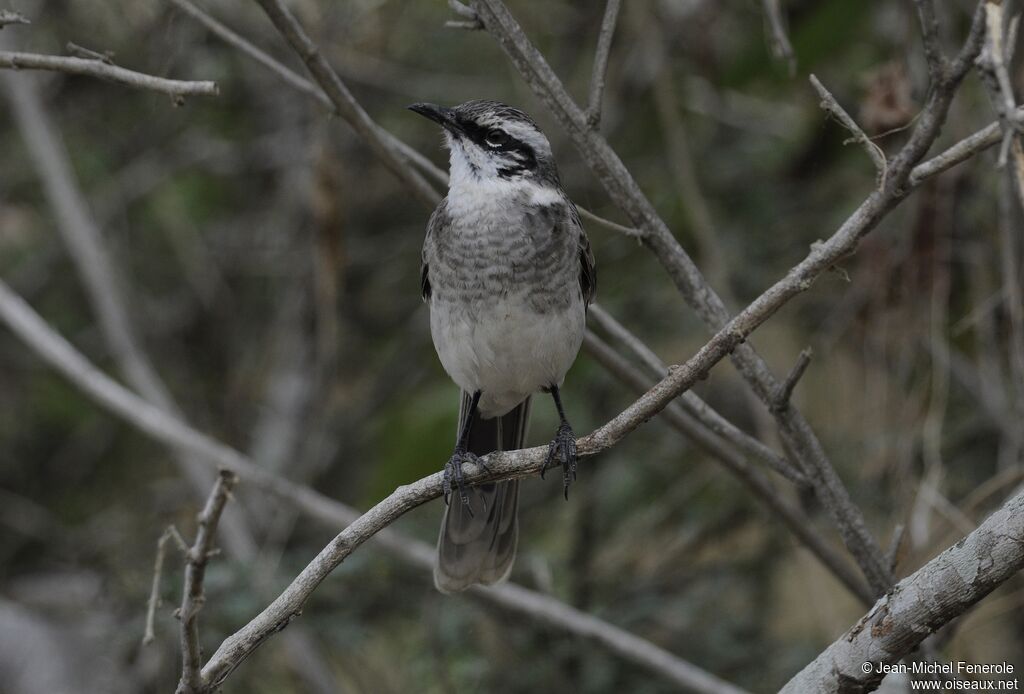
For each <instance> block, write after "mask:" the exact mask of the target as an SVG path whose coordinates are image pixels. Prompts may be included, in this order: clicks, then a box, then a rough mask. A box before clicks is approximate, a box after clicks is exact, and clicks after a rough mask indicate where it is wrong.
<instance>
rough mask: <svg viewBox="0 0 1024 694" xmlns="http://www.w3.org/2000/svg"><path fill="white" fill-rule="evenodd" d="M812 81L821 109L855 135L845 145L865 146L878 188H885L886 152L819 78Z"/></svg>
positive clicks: (812, 76)
mask: <svg viewBox="0 0 1024 694" xmlns="http://www.w3.org/2000/svg"><path fill="white" fill-rule="evenodd" d="M810 80H811V85H812V86H813V87H814V89H815V91H817V92H818V96H820V97H821V107H822V108H823V109H825V110H826V111H828V112H829V113H831V114H832V115H833V116H834V117H835V119H836V120H838V121H839V122H840V123H841V124H842V125H843V127H844V128H846V129H847V130H849V131H850V132H851V133H852V134H853V137H852V138H850V139H849V140H847V141H846V142H844V143H843V144H846V143H848V142H857V143H860V144H861V145H863V146H864V149H865V150H866V151H867V153H868V156H869V157H871V161H872V162H874V164H875V169H876V170H877V171H878V178H877V181H878V187H879V188H884V187H885V174H886V169H887V168H888V167H887V164H886V161H885V152H883V151H882V148H881V147H879V146H878V145H876V144H875V143H874V142H873V141H872V140H871V138H869V137H868V136H867V135H865V134H864V131H863V130H861V128H860V126H859V125H857V122H856V121H855V120H853V118H851V117H850V114H848V113H847V112H846V111H845V109H843V107H842V106H840V105H839V102H838V101H836V98H835V97H834V96H832V94H831V92H829V90H828V89H826V88H825V85H823V84H822V83H821V82H820V81H819V80H818V78H817V77H815V76H814V75H811V76H810Z"/></svg>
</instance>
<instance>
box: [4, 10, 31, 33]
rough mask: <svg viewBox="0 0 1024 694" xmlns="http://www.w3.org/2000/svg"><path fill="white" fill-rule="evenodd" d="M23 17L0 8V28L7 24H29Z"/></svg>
mask: <svg viewBox="0 0 1024 694" xmlns="http://www.w3.org/2000/svg"><path fill="white" fill-rule="evenodd" d="M31 23H32V22H30V21H28V20H27V19H26V18H25V17H23V16H22V15H20V14H18V13H17V12H11V11H10V10H0V29H3V28H4V27H5V26H7V25H9V24H31Z"/></svg>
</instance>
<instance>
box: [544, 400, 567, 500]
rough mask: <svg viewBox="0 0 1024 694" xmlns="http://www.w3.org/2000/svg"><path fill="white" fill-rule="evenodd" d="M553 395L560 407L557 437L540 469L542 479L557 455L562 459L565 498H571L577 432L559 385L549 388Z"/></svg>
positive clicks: (557, 405) (550, 445)
mask: <svg viewBox="0 0 1024 694" xmlns="http://www.w3.org/2000/svg"><path fill="white" fill-rule="evenodd" d="M549 392H550V393H551V397H552V398H553V399H554V401H555V407H557V408H558V419H559V422H560V423H559V425H558V431H557V432H555V438H553V439H551V443H550V444H548V457H547V458H545V459H544V465H543V466H542V467H541V469H540V476H541V479H543V478H544V472H545V471H546V470H547V469H548V466H549V465H551V463H552V461H554V460H555V457H556V456H557V457H559V458H561V459H562V485H563V489H564V491H565V498H566V500H568V498H569V485H570V484H572V483H573V482H574V481H576V434H574V433H573V431H572V427H571V426H569V420H568V419H566V418H565V410H564V409H563V408H562V398H561V396H559V394H558V386H555V385H552V386H551V387H550V388H549Z"/></svg>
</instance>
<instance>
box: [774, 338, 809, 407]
mask: <svg viewBox="0 0 1024 694" xmlns="http://www.w3.org/2000/svg"><path fill="white" fill-rule="evenodd" d="M812 354H813V353H812V352H811V348H810V347H807V348H806V349H804V350H802V351H801V352H800V356H799V357H797V360H796V364H794V365H793V369H792V370H791V371H790V372H789V375H788V376H786V380H785V381H783V382H782V385H780V386H779V389H778V391H777V392H776V394H775V398H774V400H773V401H772V410H774V411H776V412H778V411H780V410H784V409H786V408H787V407H789V399H790V398H791V397H792V396H793V389H794V388H796V384H797V383H798V382H799V381H800V379H801V378H802V377H803V375H804V371H806V370H807V366H808V364H810V363H811V356H812Z"/></svg>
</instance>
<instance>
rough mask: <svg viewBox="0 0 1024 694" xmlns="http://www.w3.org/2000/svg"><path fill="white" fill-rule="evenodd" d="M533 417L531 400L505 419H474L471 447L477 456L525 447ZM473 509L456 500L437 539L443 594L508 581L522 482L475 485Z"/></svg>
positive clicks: (465, 401) (437, 579) (462, 412)
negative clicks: (527, 431)
mask: <svg viewBox="0 0 1024 694" xmlns="http://www.w3.org/2000/svg"><path fill="white" fill-rule="evenodd" d="M469 405H470V396H469V395H467V394H466V393H463V394H462V407H461V408H460V409H459V428H458V429H457V431H461V430H462V422H463V421H464V419H465V417H466V414H467V412H468V411H469ZM529 419H530V398H527V399H526V400H524V401H523V402H521V403H520V404H519V405H518V406H516V408H515V409H513V410H512V411H511V412H509V413H508V414H506V415H503V416H501V417H495V418H494V419H481V418H480V417H479V416H477V417H475V418H474V420H473V425H472V428H471V429H470V431H469V445H468V446H467V449H468V450H469V452H471V453H476V454H477V455H480V456H482V455H486V454H487V453H491V452H492V451H496V450H497V451H512V450H516V449H518V448H522V447H523V440H524V439H525V438H526V428H527V425H528V424H529ZM468 492H469V508H470V509H472V511H473V513H472V515H470V513H469V509H467V508H466V506H465V505H464V504H463V503H461V502H460V501H459V498H458V496H453V497H452V499H451V503H450V504H449V506H448V508H447V509H446V510H445V514H444V520H443V521H442V522H441V534H440V536H439V537H438V538H437V563H435V564H434V585H435V586H437V589H438V590H439V591H441V592H442V593H457V592H459V591H462V590H465V589H466V588H469V587H470V586H471V585H473V584H474V583H484V584H491V583H498V582H499V581H503V580H505V579H506V578H508V575H509V572H511V571H512V562H513V561H514V560H515V558H516V544H517V543H518V541H519V520H518V510H519V481H518V480H512V481H510V482H497V483H494V484H482V485H480V486H478V487H471V488H469V490H468Z"/></svg>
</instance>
